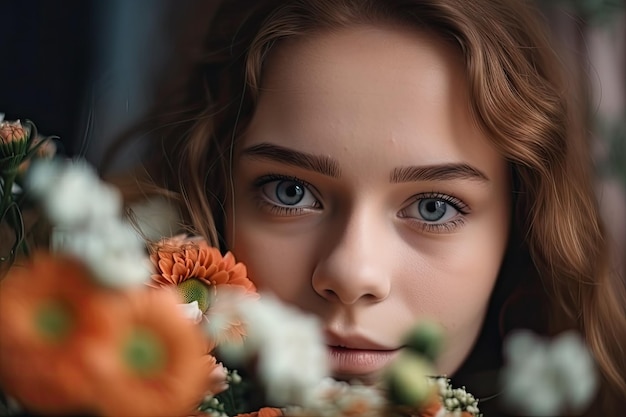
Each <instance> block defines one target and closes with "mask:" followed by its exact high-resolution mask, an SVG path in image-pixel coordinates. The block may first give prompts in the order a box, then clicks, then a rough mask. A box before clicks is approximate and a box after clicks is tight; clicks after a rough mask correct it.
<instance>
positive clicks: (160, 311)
mask: <svg viewBox="0 0 626 417" xmlns="http://www.w3.org/2000/svg"><path fill="white" fill-rule="evenodd" d="M123 301H124V303H123V304H121V305H120V307H119V308H120V309H125V310H126V312H127V319H126V320H124V321H122V322H120V323H118V326H119V332H118V334H117V335H116V338H115V340H114V343H113V344H107V345H106V346H104V347H103V349H102V350H101V352H100V354H99V355H98V356H97V357H94V360H93V362H92V363H93V364H94V365H93V368H94V370H95V372H94V375H93V376H94V381H95V384H96V386H97V389H98V393H99V396H98V399H97V401H98V403H97V404H96V410H97V412H98V414H99V415H102V416H120V415H125V416H126V415H127V416H135V417H141V416H147V417H148V416H149V417H158V416H167V417H171V416H184V415H189V414H191V413H192V412H193V411H194V410H195V408H196V407H197V405H198V404H199V403H200V401H201V400H202V398H203V397H204V396H205V395H206V394H207V393H208V392H209V390H211V389H215V387H216V383H215V381H214V380H215V375H214V374H215V370H216V369H217V368H218V367H219V366H220V365H218V364H217V363H216V361H215V359H214V358H212V357H209V356H207V355H206V354H205V352H206V351H205V341H204V338H203V335H202V334H201V332H199V330H198V328H197V327H196V326H194V324H193V323H191V322H190V321H189V320H187V319H185V318H184V317H183V316H182V315H181V314H180V312H179V309H178V303H179V299H178V297H176V295H175V294H174V293H173V292H171V291H163V290H161V291H149V290H146V289H140V290H132V291H129V292H127V293H125V294H124V297H123ZM111 347H114V348H111Z"/></svg>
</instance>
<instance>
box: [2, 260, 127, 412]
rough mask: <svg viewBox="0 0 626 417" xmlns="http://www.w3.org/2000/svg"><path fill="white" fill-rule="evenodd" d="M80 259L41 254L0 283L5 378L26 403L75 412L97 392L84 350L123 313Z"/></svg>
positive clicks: (108, 333) (7, 385) (109, 330)
mask: <svg viewBox="0 0 626 417" xmlns="http://www.w3.org/2000/svg"><path fill="white" fill-rule="evenodd" d="M105 295H108V292H107V291H105V290H102V291H100V288H99V287H96V284H94V283H93V281H92V280H91V277H90V274H89V272H88V271H87V269H86V268H85V267H84V266H83V265H82V264H81V263H79V262H78V261H76V260H74V259H72V258H68V257H60V256H51V255H48V254H43V253H38V254H36V255H35V256H33V258H32V259H31V260H30V261H29V262H28V263H27V264H25V265H20V266H14V267H13V268H12V269H11V270H10V271H9V272H8V274H7V276H6V277H5V278H4V279H3V280H2V281H1V282H0V385H1V386H2V389H3V390H4V391H5V392H6V393H7V394H9V395H10V396H13V397H15V398H16V399H17V400H18V401H19V402H20V403H21V404H22V405H23V406H25V407H26V408H27V409H29V410H32V411H35V412H44V413H52V414H68V413H71V412H74V413H75V412H79V411H81V410H85V409H86V407H87V404H88V403H89V402H90V401H91V397H92V396H93V395H94V394H95V393H94V392H93V390H92V389H91V387H90V385H89V384H88V383H87V382H88V376H87V375H86V372H85V371H86V369H87V366H88V361H87V358H86V357H85V352H89V351H90V349H92V348H93V347H95V346H97V345H99V344H100V341H101V340H103V339H107V338H109V337H110V336H111V335H112V334H113V333H114V332H115V331H116V326H117V323H116V322H117V321H118V318H117V316H116V314H115V312H114V311H113V312H112V311H109V309H108V307H107V303H106V302H104V299H105V298H106V297H105Z"/></svg>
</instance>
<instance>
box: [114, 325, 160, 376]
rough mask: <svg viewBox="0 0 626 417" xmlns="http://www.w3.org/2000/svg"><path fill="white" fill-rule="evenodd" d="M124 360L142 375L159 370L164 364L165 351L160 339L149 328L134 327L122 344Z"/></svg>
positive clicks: (155, 372)
mask: <svg viewBox="0 0 626 417" xmlns="http://www.w3.org/2000/svg"><path fill="white" fill-rule="evenodd" d="M123 355H124V362H125V363H126V365H127V366H128V367H129V368H130V369H131V371H133V372H134V373H136V374H138V375H139V376H142V377H149V376H152V375H155V374H157V373H158V372H159V371H161V370H162V369H163V368H164V367H165V364H166V359H167V352H166V348H165V346H164V345H163V343H162V341H161V339H160V338H159V337H158V336H157V335H156V334H155V333H154V332H153V331H151V330H149V329H142V328H139V329H135V331H134V332H133V333H132V334H131V336H130V337H129V338H128V339H127V340H126V343H125V344H124V351H123Z"/></svg>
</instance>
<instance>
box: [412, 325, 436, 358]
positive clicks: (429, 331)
mask: <svg viewBox="0 0 626 417" xmlns="http://www.w3.org/2000/svg"><path fill="white" fill-rule="evenodd" d="M442 343H443V331H442V330H441V327H440V326H439V325H437V324H436V323H433V322H429V321H424V322H421V323H419V324H418V325H417V326H415V327H414V328H413V329H412V330H411V331H410V332H409V334H408V335H407V337H406V343H405V345H406V347H407V348H408V349H411V350H413V351H415V352H416V353H419V354H421V355H424V356H425V357H426V358H427V359H428V360H430V361H432V362H434V361H435V359H437V356H438V355H439V351H440V350H441V345H442Z"/></svg>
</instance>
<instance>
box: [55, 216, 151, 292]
mask: <svg viewBox="0 0 626 417" xmlns="http://www.w3.org/2000/svg"><path fill="white" fill-rule="evenodd" d="M63 234H64V235H63V243H62V246H61V247H57V248H55V249H56V250H57V251H59V252H64V253H70V254H72V255H74V256H76V257H78V258H79V259H81V260H82V261H83V262H85V264H86V265H87V266H88V267H89V269H90V270H91V271H92V273H93V274H94V277H95V278H96V279H98V281H100V282H101V283H102V284H105V285H108V286H112V287H126V286H137V285H140V284H143V283H145V282H146V281H147V280H148V279H149V278H150V274H151V271H152V269H151V263H150V260H149V258H148V255H147V254H146V253H145V249H144V246H143V244H142V241H141V240H140V239H139V236H138V235H137V234H136V233H135V232H134V230H133V229H132V227H131V226H130V225H129V224H127V223H124V222H123V221H122V220H120V219H115V218H108V219H107V218H103V219H102V220H101V221H100V222H99V223H95V222H92V223H88V224H87V225H86V226H84V227H75V228H69V227H66V228H65V229H64V230H63Z"/></svg>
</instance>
